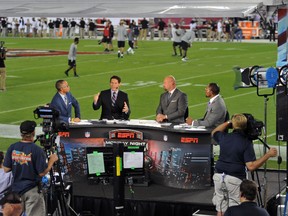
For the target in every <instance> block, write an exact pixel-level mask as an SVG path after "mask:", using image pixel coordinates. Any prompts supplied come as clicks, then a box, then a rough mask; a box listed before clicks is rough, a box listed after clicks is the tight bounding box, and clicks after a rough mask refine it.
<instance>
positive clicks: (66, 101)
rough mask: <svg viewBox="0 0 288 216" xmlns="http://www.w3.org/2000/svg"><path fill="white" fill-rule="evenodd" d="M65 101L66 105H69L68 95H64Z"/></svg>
mask: <svg viewBox="0 0 288 216" xmlns="http://www.w3.org/2000/svg"><path fill="white" fill-rule="evenodd" d="M64 103H65V104H66V106H67V105H68V100H67V96H64Z"/></svg>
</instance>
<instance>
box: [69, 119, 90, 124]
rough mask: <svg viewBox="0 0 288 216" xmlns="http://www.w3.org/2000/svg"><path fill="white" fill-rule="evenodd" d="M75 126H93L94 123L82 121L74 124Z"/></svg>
mask: <svg viewBox="0 0 288 216" xmlns="http://www.w3.org/2000/svg"><path fill="white" fill-rule="evenodd" d="M73 124H75V125H91V124H92V123H91V122H89V121H88V120H81V121H80V122H73Z"/></svg>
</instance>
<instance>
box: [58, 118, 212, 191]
mask: <svg viewBox="0 0 288 216" xmlns="http://www.w3.org/2000/svg"><path fill="white" fill-rule="evenodd" d="M59 135H60V141H59V144H60V145H59V146H60V149H59V150H60V160H61V162H62V168H63V169H64V170H63V171H64V172H65V173H66V177H68V178H71V179H72V180H73V181H81V180H83V179H87V159H86V154H87V153H86V147H106V146H107V145H109V144H111V143H113V142H121V143H124V146H129V145H132V146H143V145H144V146H145V172H148V173H149V176H150V179H151V181H152V182H154V183H157V184H161V185H165V186H168V187H174V188H182V189H204V188H207V187H210V186H211V174H212V173H211V170H212V162H213V155H212V145H211V135H210V131H208V130H206V129H201V128H191V127H187V126H181V125H171V124H167V123H164V124H159V123H157V122H155V121H152V120H130V121H82V122H80V123H78V124H71V125H70V129H69V132H60V133H59Z"/></svg>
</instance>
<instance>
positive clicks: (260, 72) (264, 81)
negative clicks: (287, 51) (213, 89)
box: [234, 65, 279, 208]
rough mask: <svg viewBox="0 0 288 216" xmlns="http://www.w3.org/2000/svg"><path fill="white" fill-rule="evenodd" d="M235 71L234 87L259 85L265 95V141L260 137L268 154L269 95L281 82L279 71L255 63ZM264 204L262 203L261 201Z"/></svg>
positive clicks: (265, 169)
mask: <svg viewBox="0 0 288 216" xmlns="http://www.w3.org/2000/svg"><path fill="white" fill-rule="evenodd" d="M234 71H235V73H236V76H235V78H236V79H235V83H234V89H235V90H236V89H238V88H247V87H257V95H258V96H260V97H264V127H263V130H264V133H263V136H264V141H262V140H261V139H259V140H260V141H261V142H262V143H263V144H264V143H265V144H264V147H263V153H264V154H266V147H267V144H266V143H267V104H268V100H269V98H268V96H271V95H274V93H275V88H276V85H277V84H278V82H279V71H278V69H275V68H273V67H270V68H263V67H261V66H258V65H255V66H253V67H248V68H244V69H243V68H239V67H235V68H234ZM264 88H270V89H272V91H271V92H269V93H265V94H261V93H260V89H264ZM266 172H267V163H266V162H265V164H264V176H263V188H264V192H263V197H264V198H263V199H264V201H265V202H264V206H262V207H265V208H266V205H267V203H266V199H267V173H266ZM261 205H262V203H261Z"/></svg>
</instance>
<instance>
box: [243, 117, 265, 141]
mask: <svg viewBox="0 0 288 216" xmlns="http://www.w3.org/2000/svg"><path fill="white" fill-rule="evenodd" d="M243 115H244V116H245V117H246V118H247V127H246V130H245V133H246V135H247V137H248V138H249V139H250V140H256V139H258V137H259V136H261V135H262V129H263V127H264V123H263V122H262V121H259V120H256V119H255V118H254V117H253V116H252V115H251V114H249V113H243Z"/></svg>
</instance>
